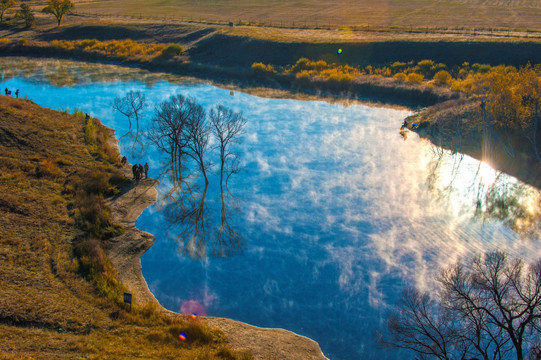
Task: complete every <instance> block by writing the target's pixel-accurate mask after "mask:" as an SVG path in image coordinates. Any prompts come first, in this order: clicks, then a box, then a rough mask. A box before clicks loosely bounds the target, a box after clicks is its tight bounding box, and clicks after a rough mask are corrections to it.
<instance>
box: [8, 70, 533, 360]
mask: <svg viewBox="0 0 541 360" xmlns="http://www.w3.org/2000/svg"><path fill="white" fill-rule="evenodd" d="M68 67H69V66H68ZM113 70H114V69H113ZM78 71H80V72H82V71H83V70H81V69H79V70H78ZM93 71H94V73H96V71H95V70H93ZM118 71H120V70H118ZM27 73H28V74H31V71H28V72H27ZM27 73H25V74H27ZM70 73H72V74H75V75H77V71H71V72H70ZM110 73H111V74H114V73H115V71H110ZM75 75H74V76H75ZM29 76H31V75H29ZM102 76H103V74H102ZM136 77H137V76H136ZM126 78H128V77H127V76H125V77H124V79H126ZM40 79H41V77H40ZM85 79H87V77H85ZM105 80H107V77H104V78H103V77H102V78H101V79H100V80H99V81H97V82H88V83H85V84H83V85H74V86H73V85H69V86H65V87H55V86H52V85H49V84H47V83H45V82H43V81H41V80H40V81H39V82H33V81H32V80H31V79H30V80H29V79H25V78H24V77H23V76H19V77H12V78H10V77H6V78H5V80H4V82H3V84H2V85H3V86H4V87H9V88H20V89H21V93H22V94H24V95H27V96H28V97H29V98H31V99H32V100H34V101H36V102H37V103H39V104H41V105H43V106H47V107H50V108H53V109H65V108H67V107H69V108H70V109H74V108H78V109H82V110H83V111H85V112H88V113H90V114H91V115H93V116H96V117H98V118H100V119H102V121H103V122H104V124H106V125H108V126H112V127H114V128H115V129H116V131H117V136H118V135H119V134H123V133H125V132H126V129H127V124H126V122H125V120H124V119H122V117H121V116H120V115H119V114H118V113H115V112H113V111H112V108H111V102H112V100H113V99H114V97H115V96H119V95H123V94H124V93H125V92H126V91H128V90H141V91H144V92H145V93H146V94H147V97H148V99H149V101H150V102H151V103H152V104H158V103H159V102H161V101H163V100H165V99H167V98H168V97H169V96H170V95H172V94H178V93H181V94H184V95H186V96H194V97H195V98H196V99H197V100H198V101H199V102H200V103H201V104H202V105H203V106H204V107H206V108H209V107H210V106H212V105H215V104H218V103H221V104H224V105H226V106H228V107H231V108H233V109H234V110H236V111H242V112H243V113H244V116H245V118H246V119H247V125H246V134H245V136H244V141H243V143H242V147H241V149H239V150H241V153H242V154H243V155H242V156H243V163H244V170H243V172H242V173H241V174H239V175H238V176H237V177H235V178H234V179H233V180H232V184H231V190H232V193H233V195H235V196H236V197H238V198H239V199H240V202H239V204H240V205H241V206H240V210H239V212H238V213H237V215H236V216H235V217H234V218H232V219H231V220H230V221H231V224H232V226H234V227H235V228H236V229H239V231H240V232H241V233H242V234H243V236H244V239H245V245H244V247H243V249H241V250H242V251H240V252H238V253H236V254H237V255H235V256H232V257H224V258H216V257H212V256H209V257H206V258H204V259H202V260H193V259H191V258H189V257H186V256H185V255H181V254H178V253H177V243H176V242H175V240H174V237H175V236H176V235H177V234H178V231H179V230H178V227H176V226H177V225H178V224H176V225H170V224H168V222H167V218H166V217H165V216H164V214H163V211H160V206H159V204H156V205H155V206H153V207H151V208H148V209H147V210H145V212H144V213H143V214H142V216H141V217H140V218H139V220H138V221H137V226H138V227H139V228H142V229H144V230H146V231H149V232H151V233H153V234H154V235H155V236H156V243H155V245H154V246H153V247H152V249H151V250H149V251H148V252H147V253H146V254H145V255H144V256H143V257H142V260H141V261H142V264H143V273H144V276H145V279H146V280H147V282H148V284H149V286H150V288H151V290H152V291H153V292H154V294H155V295H156V297H157V298H158V299H159V301H160V302H161V303H162V304H164V305H165V306H166V307H167V308H169V309H172V310H177V311H178V309H180V308H181V307H182V304H195V302H197V303H198V304H200V305H201V306H203V307H204V308H205V310H206V312H207V314H209V315H211V316H225V317H231V318H234V319H238V320H242V321H246V322H249V323H252V324H254V325H258V326H267V327H282V328H286V329H289V330H293V331H295V332H298V333H300V334H302V335H306V336H309V337H311V338H313V339H315V340H316V341H318V342H319V343H320V345H321V347H322V349H323V351H324V352H325V354H326V355H327V356H329V357H330V358H331V359H343V360H346V359H359V358H363V359H394V358H396V357H397V354H396V353H391V352H389V351H385V350H382V349H378V348H376V346H375V345H374V340H373V338H372V333H373V332H374V331H375V330H377V329H379V328H382V327H383V326H384V323H385V321H384V319H385V317H384V314H385V312H386V311H387V310H388V309H389V306H390V305H392V304H393V302H394V301H395V300H396V297H397V294H398V293H399V292H400V290H401V289H402V288H403V287H404V286H407V285H410V284H414V285H417V286H419V287H421V288H423V289H426V290H430V289H432V288H433V286H434V284H433V281H434V275H435V274H436V272H437V271H438V269H439V268H440V267H441V266H445V265H447V264H450V263H452V262H454V261H456V260H458V259H460V258H462V257H464V256H471V255H472V254H476V253H479V252H482V251H486V250H496V249H504V250H507V251H508V252H509V253H511V254H512V255H518V256H522V257H524V258H526V259H528V260H532V259H536V258H538V257H539V256H541V246H540V244H539V242H538V241H536V240H533V238H535V236H534V235H536V234H537V235H538V230H539V227H538V226H539V217H538V214H539V193H538V192H537V191H536V190H534V189H532V188H530V187H528V186H525V185H524V184H522V183H520V182H518V181H517V180H516V179H513V178H510V177H508V176H505V175H503V174H499V173H497V172H494V171H493V170H492V169H490V168H489V167H488V166H487V165H486V164H481V165H480V163H479V162H478V161H476V160H474V159H472V158H470V157H468V156H462V155H460V154H455V155H452V154H450V153H449V152H446V151H442V150H441V149H438V148H435V147H433V146H432V145H430V143H429V142H427V141H425V140H421V139H419V138H418V136H417V135H416V134H414V133H411V132H410V133H409V134H408V136H407V139H406V141H404V139H403V138H402V137H401V136H400V134H399V132H398V128H399V127H400V124H401V122H402V120H403V119H404V117H405V116H407V115H408V114H409V112H408V111H403V110H396V109H388V108H371V107H367V106H363V105H351V106H347V107H346V106H343V105H340V104H329V103H326V102H321V101H311V102H303V101H295V100H285V99H265V98H258V97H253V96H250V95H247V94H242V93H239V92H236V93H235V96H234V97H232V96H230V93H229V91H228V90H223V89H219V88H216V87H212V86H210V85H207V84H201V83H182V82H178V81H177V83H169V82H165V81H155V80H153V81H147V82H140V81H136V80H133V79H131V80H129V81H123V82H121V81H113V82H105ZM72 83H73V81H72ZM70 84H71V83H70ZM57 85H58V83H57ZM151 113H152V107H150V108H149V109H148V110H147V115H146V116H145V119H144V121H145V122H148V121H149V120H150V114H151ZM143 127H144V125H143ZM127 141H128V140H127V138H126V139H123V140H122V141H121V148H122V151H123V153H125V154H127V155H128V159H129V161H130V162H137V163H145V162H148V163H149V164H150V168H151V171H150V175H151V176H154V177H155V176H158V175H159V174H160V172H161V171H160V166H161V164H162V162H163V160H164V159H165V158H164V156H163V155H162V154H160V153H158V152H157V151H156V150H155V149H153V148H151V147H149V148H146V149H145V151H144V152H141V153H140V154H132V153H131V150H130V148H129V144H128V143H127ZM162 180H163V181H162V183H161V185H160V193H162V194H164V193H166V192H167V188H168V187H169V186H170V183H169V182H168V181H167V180H166V179H162ZM215 181H216V175H213V176H212V177H211V187H210V190H209V195H208V196H209V200H208V205H209V211H212V210H213V209H214V210H215V208H216V204H217V201H215V200H212V199H214V198H215V197H216V195H217V194H218V192H217V191H216V189H215V187H213V186H212V185H213V184H214V185H215V184H216V182H215ZM524 214H526V215H527V214H531V216H529V217H528V216H526V215H524ZM520 216H522V217H520ZM528 224H529V225H532V226H529V225H528ZM175 254H177V255H175ZM325 334H333V336H327V335H325Z"/></svg>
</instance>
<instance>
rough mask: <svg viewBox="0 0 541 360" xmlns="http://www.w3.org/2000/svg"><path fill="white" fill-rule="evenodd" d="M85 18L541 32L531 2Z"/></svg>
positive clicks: (126, 3)
mask: <svg viewBox="0 0 541 360" xmlns="http://www.w3.org/2000/svg"><path fill="white" fill-rule="evenodd" d="M76 11H80V12H89V13H90V12H95V13H97V14H110V15H116V16H118V15H131V16H134V17H141V18H144V17H146V16H152V17H156V18H158V17H161V18H179V19H180V18H181V19H185V20H191V21H210V22H212V21H214V22H217V21H218V22H226V21H227V22H229V21H231V22H233V23H235V24H236V23H239V22H242V23H252V24H261V23H265V24H273V25H274V26H292V27H295V26H297V27H298V26H303V25H307V26H308V25H309V26H315V25H317V26H320V27H329V26H330V27H337V26H349V27H356V26H363V27H369V26H370V27H385V28H391V27H404V28H410V27H412V28H423V27H429V28H449V29H461V28H485V29H489V28H492V29H496V28H506V29H507V28H510V29H537V30H541V23H540V22H539V18H540V17H541V2H539V1H526V0H512V1H503V0H488V1H485V0H461V1H430V0H411V1H402V0H389V1H372V0H341V1H319V0H292V1H282V0H269V1H265V2H259V1H253V0H236V1H219V2H217V1H214V0H200V1H197V2H193V1H190V0H165V1H142V0H123V1H114V2H113V1H103V0H97V1H88V2H81V3H78V5H77V10H76Z"/></svg>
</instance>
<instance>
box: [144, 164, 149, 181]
mask: <svg viewBox="0 0 541 360" xmlns="http://www.w3.org/2000/svg"><path fill="white" fill-rule="evenodd" d="M144 169H145V179H148V163H145V168H144Z"/></svg>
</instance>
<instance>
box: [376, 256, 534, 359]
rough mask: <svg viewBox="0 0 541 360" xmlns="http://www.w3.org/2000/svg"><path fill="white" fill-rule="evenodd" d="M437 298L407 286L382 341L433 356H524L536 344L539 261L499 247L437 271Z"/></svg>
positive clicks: (488, 357)
mask: <svg viewBox="0 0 541 360" xmlns="http://www.w3.org/2000/svg"><path fill="white" fill-rule="evenodd" d="M438 282H439V284H440V291H439V292H438V293H437V296H436V298H432V297H430V296H429V295H428V294H426V293H421V292H419V291H417V290H415V289H410V290H408V291H406V292H405V293H404V295H403V297H402V302H401V304H400V305H399V307H398V311H396V312H394V313H393V314H391V316H390V318H389V321H388V328H389V338H388V339H383V340H382V343H383V344H386V345H390V346H394V347H400V348H406V349H410V350H413V351H415V352H416V353H418V354H419V355H421V356H422V357H426V356H428V357H435V358H438V359H471V358H483V359H485V360H489V359H507V358H509V356H512V358H514V359H517V360H522V359H524V356H525V353H526V352H528V351H529V352H532V351H535V349H536V348H537V347H538V346H539V340H540V330H541V261H538V262H537V263H535V264H532V265H529V266H528V265H526V264H525V263H524V262H523V261H522V260H519V259H515V260H509V259H508V258H507V256H506V255H505V254H504V253H502V252H494V253H488V254H486V255H485V256H479V257H476V258H474V259H473V260H472V261H471V262H470V263H469V264H468V266H464V265H461V264H455V265H454V266H451V267H449V268H447V269H445V270H443V271H442V272H441V275H440V277H439V278H438Z"/></svg>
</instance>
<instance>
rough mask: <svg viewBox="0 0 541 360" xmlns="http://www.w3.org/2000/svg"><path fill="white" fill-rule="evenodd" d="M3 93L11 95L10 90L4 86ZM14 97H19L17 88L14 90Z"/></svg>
mask: <svg viewBox="0 0 541 360" xmlns="http://www.w3.org/2000/svg"><path fill="white" fill-rule="evenodd" d="M4 93H5V94H6V95H11V90H9V89H8V88H5V89H4ZM15 97H16V98H17V99H18V98H19V89H17V90H16V91H15Z"/></svg>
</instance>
